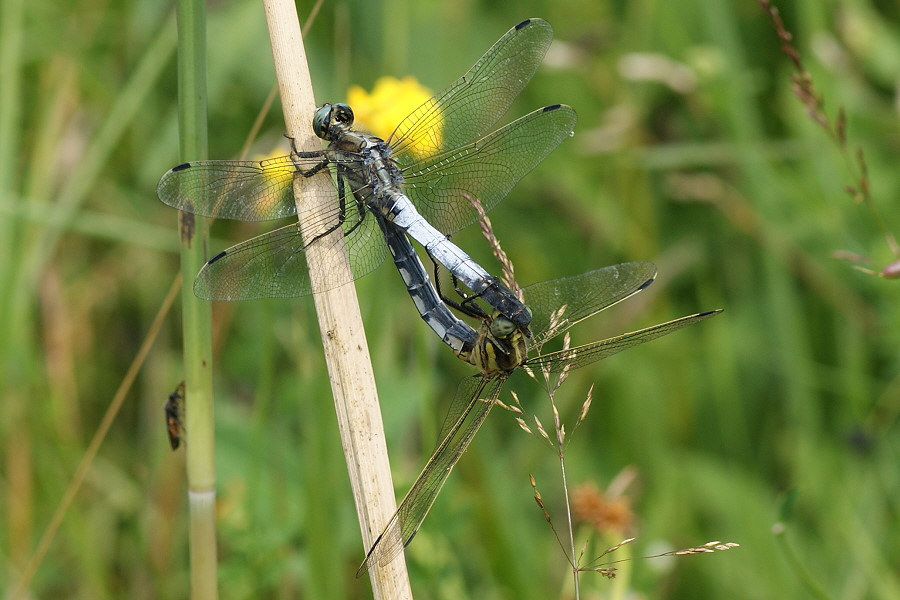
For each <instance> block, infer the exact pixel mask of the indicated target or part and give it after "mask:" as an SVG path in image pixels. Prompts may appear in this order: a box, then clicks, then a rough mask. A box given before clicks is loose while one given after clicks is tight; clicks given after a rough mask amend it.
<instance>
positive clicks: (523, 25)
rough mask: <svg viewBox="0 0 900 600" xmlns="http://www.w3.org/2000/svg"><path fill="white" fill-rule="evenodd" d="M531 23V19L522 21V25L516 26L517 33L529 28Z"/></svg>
mask: <svg viewBox="0 0 900 600" xmlns="http://www.w3.org/2000/svg"><path fill="white" fill-rule="evenodd" d="M529 23H531V19H525V20H524V21H522V22H521V23H519V24H518V25H516V31H518V30H519V29H523V28H525V27H528V24H529Z"/></svg>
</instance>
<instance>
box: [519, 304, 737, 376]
mask: <svg viewBox="0 0 900 600" xmlns="http://www.w3.org/2000/svg"><path fill="white" fill-rule="evenodd" d="M720 312H722V311H721V309H720V310H711V311H708V312H703V313H697V314H695V315H688V316H686V317H681V318H680V319H675V320H674V321H668V322H666V323H660V324H659V325H653V326H652V327H647V328H646V329H641V330H639V331H632V332H631V333H623V334H622V335H618V336H616V337H613V338H609V339H606V340H603V341H602V342H593V343H591V344H585V345H583V346H578V347H576V348H569V349H568V350H559V351H558V352H550V353H548V354H544V355H542V356H536V357H534V358H529V359H528V360H527V361H525V363H526V364H527V365H528V366H529V367H531V368H532V369H535V370H536V371H542V370H546V371H548V372H550V373H558V372H560V371H562V370H563V369H564V368H569V369H577V368H578V367H583V366H584V365H589V364H591V363H592V362H596V361H598V360H601V359H604V358H606V357H608V356H612V355H613V354H617V353H619V352H621V351H622V350H626V349H628V348H631V347H632V346H637V345H639V344H643V343H644V342H649V341H650V340H655V339H656V338H660V337H662V336H664V335H668V334H670V333H672V332H673V331H676V330H678V329H681V328H682V327H687V326H688V325H693V324H694V323H699V322H700V321H703V320H705V319H708V318H710V317H712V316H715V315H717V314H719V313H720Z"/></svg>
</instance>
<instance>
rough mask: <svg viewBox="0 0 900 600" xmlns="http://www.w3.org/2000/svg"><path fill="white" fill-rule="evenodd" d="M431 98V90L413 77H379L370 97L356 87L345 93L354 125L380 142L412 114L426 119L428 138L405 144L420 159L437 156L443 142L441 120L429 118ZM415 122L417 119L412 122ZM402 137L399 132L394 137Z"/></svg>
mask: <svg viewBox="0 0 900 600" xmlns="http://www.w3.org/2000/svg"><path fill="white" fill-rule="evenodd" d="M430 98H431V90H429V89H428V88H426V87H425V86H423V85H422V84H420V83H419V82H418V81H416V79H415V78H414V77H404V78H403V79H397V78H396V77H381V78H379V79H378V80H377V81H376V82H375V87H374V88H373V89H372V93H369V92H367V91H365V90H364V89H363V88H361V87H360V86H358V85H354V86H351V87H350V89H349V90H347V104H349V105H350V108H352V109H353V113H354V118H355V122H356V125H357V126H358V127H359V128H360V129H364V130H366V131H369V132H370V133H372V134H373V135H377V136H378V137H380V138H382V139H387V138H388V136H390V135H391V133H393V131H394V129H395V128H396V127H397V125H398V124H399V123H400V122H401V121H402V120H403V118H404V117H406V116H407V115H408V114H409V113H411V112H412V111H414V110H415V111H416V112H417V115H418V116H419V117H424V118H426V119H427V120H428V121H429V123H430V124H429V126H428V127H426V128H425V129H426V130H427V133H428V135H427V136H425V135H420V136H418V137H417V138H415V139H411V140H408V142H409V144H410V150H411V151H412V152H413V153H415V154H416V155H417V156H419V157H420V158H421V157H426V156H431V155H432V154H435V153H436V152H438V151H439V150H440V149H441V144H442V141H443V132H442V129H441V125H442V118H441V115H440V114H429V113H431V112H432V111H433V110H434V103H433V102H428V100H429V99H430ZM426 102H427V104H426ZM426 115H427V116H426ZM415 121H418V119H412V120H411V122H415ZM404 125H406V124H404ZM404 133H405V131H403V130H402V129H401V130H400V131H398V132H397V135H398V136H402V135H403V134H404Z"/></svg>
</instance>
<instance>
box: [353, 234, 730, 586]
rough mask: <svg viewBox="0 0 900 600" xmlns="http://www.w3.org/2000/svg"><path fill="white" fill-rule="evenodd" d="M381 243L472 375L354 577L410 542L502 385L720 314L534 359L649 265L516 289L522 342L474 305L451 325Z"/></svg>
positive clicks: (648, 274)
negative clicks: (526, 319) (475, 324)
mask: <svg viewBox="0 0 900 600" xmlns="http://www.w3.org/2000/svg"><path fill="white" fill-rule="evenodd" d="M386 239H387V241H388V244H389V246H390V247H391V251H392V254H393V255H394V256H395V263H397V265H398V266H400V264H401V263H402V264H403V265H404V266H405V267H406V269H405V270H404V269H401V275H404V274H406V275H405V276H404V279H406V276H409V280H410V281H408V282H407V287H408V288H409V291H410V294H411V295H412V294H413V293H415V294H416V296H415V298H414V299H416V298H417V299H418V300H419V301H417V302H416V305H417V307H420V311H419V312H420V315H421V316H422V318H423V319H425V320H426V322H429V319H431V320H433V321H438V322H441V323H442V328H444V329H447V330H450V325H451V323H450V322H451V321H452V320H454V319H455V320H457V321H459V323H454V324H453V325H455V327H456V328H457V329H456V331H457V332H458V333H456V334H455V338H454V339H453V340H452V341H453V343H450V342H447V343H448V345H449V346H450V347H451V348H453V349H454V351H457V346H458V347H459V348H461V349H460V350H458V351H457V355H458V356H459V357H460V358H462V359H463V360H466V361H467V362H469V363H471V364H472V365H474V366H475V367H477V368H478V369H479V371H480V372H479V373H478V374H477V375H473V376H470V377H467V378H466V379H464V380H463V381H462V383H461V384H460V385H459V387H458V389H457V392H456V395H455V397H454V399H453V401H452V403H451V406H450V410H449V412H448V414H447V416H446V417H445V419H444V422H443V425H442V426H441V429H440V432H439V434H438V440H439V442H438V444H437V447H436V448H435V450H434V452H433V453H432V455H431V457H430V458H429V460H428V462H427V463H426V465H425V468H424V469H423V470H422V472H421V473H420V474H419V476H418V477H417V478H416V481H415V482H414V483H413V485H412V487H411V488H410V489H409V491H408V492H407V494H406V496H405V497H404V499H403V501H402V502H401V503H400V506H399V507H398V508H397V511H396V512H395V513H394V515H393V516H392V517H391V519H390V521H388V524H387V526H386V527H385V529H384V531H383V532H382V533H381V534H380V535H379V536H378V538H376V540H375V542H374V544H373V545H372V547H371V549H370V550H369V552H368V553H367V555H366V558H365V560H364V561H363V563H362V565H360V567H359V569H358V570H357V573H356V575H357V577H359V576H361V575H362V574H363V573H364V572H365V571H366V570H368V569H369V568H370V567H372V566H373V565H379V566H383V565H386V564H388V563H389V562H390V561H391V560H393V559H394V558H396V557H397V555H398V554H399V553H400V551H401V550H402V549H403V548H404V547H406V546H407V545H408V544H409V543H410V542H411V541H412V539H413V537H414V536H415V534H416V532H417V531H418V530H419V527H420V526H421V525H422V522H423V521H424V519H425V517H426V516H427V514H428V511H429V510H430V509H431V506H432V504H433V503H434V501H435V500H436V499H437V496H438V494H439V493H440V490H441V488H442V487H443V485H444V483H445V482H446V481H447V478H448V477H449V476H450V471H451V470H452V469H453V467H454V466H455V465H456V463H457V461H459V459H460V457H461V456H462V454H463V453H464V452H465V451H466V449H467V448H468V446H469V444H470V443H471V441H472V439H473V438H474V436H475V434H476V433H477V431H478V429H479V428H480V427H481V425H482V424H483V423H484V421H485V419H486V418H487V416H488V414H489V413H490V411H491V409H492V408H493V406H494V403H495V402H496V401H497V399H498V397H499V395H500V391H501V390H502V388H503V385H504V383H505V382H506V380H507V379H508V378H509V376H510V375H511V374H512V373H513V372H514V371H515V370H516V369H520V368H521V369H528V370H531V371H532V372H534V371H538V372H544V373H548V374H550V373H561V372H562V371H564V370H567V369H575V368H579V367H583V366H585V365H589V364H591V363H594V362H596V361H598V360H601V359H604V358H607V357H609V356H612V355H614V354H617V353H618V352H621V351H622V350H626V349H628V348H631V347H632V346H637V345H638V344H643V343H645V342H649V341H651V340H654V339H656V338H659V337H662V336H664V335H667V334H669V333H672V332H673V331H676V330H678V329H681V328H682V327H686V326H688V325H692V324H694V323H698V322H700V321H703V320H705V319H708V318H710V317H712V316H714V315H717V314H719V313H720V312H722V311H721V310H713V311H707V312H701V313H696V314H693V315H687V316H684V317H681V318H679V319H675V320H672V321H668V322H666V323H661V324H658V325H653V326H651V327H647V328H644V329H640V330H638V331H633V332H630V333H625V334H622V335H619V336H616V337H612V338H609V339H605V340H602V341H596V342H592V343H588V344H584V345H581V346H577V347H574V348H564V349H562V350H558V351H555V352H547V353H543V354H542V353H541V347H542V346H543V345H544V344H545V343H546V342H548V341H550V340H552V339H553V338H556V337H557V336H559V335H560V334H562V333H564V332H565V331H567V330H568V329H569V328H570V327H571V326H573V325H574V324H576V323H578V322H580V321H582V320H584V319H587V318H588V317H591V316H593V315H595V314H597V313H598V312H600V311H602V310H605V309H607V308H609V307H610V306H613V305H614V304H617V303H619V302H621V301H623V300H625V299H626V298H629V297H631V296H633V295H634V294H636V293H638V292H640V291H641V290H644V289H646V288H647V287H648V286H649V285H650V284H651V283H653V281H654V279H655V277H656V267H655V266H654V265H653V263H650V262H629V263H623V264H619V265H614V266H609V267H604V268H602V269H597V270H594V271H589V272H587V273H583V274H581V275H574V276H570V277H564V278H561V279H555V280H551V281H545V282H541V283H536V284H533V285H531V286H527V287H525V288H523V290H522V292H523V294H524V299H525V301H526V302H527V303H528V306H529V307H530V308H531V310H532V314H533V320H532V321H531V324H530V325H531V329H532V331H533V334H532V336H531V337H528V336H526V335H525V332H524V331H523V329H522V328H520V327H518V326H516V324H515V323H513V322H512V321H511V320H509V319H507V318H506V317H504V316H502V315H500V314H499V313H497V312H496V311H495V312H494V313H493V314H491V315H487V314H486V313H484V312H483V311H481V310H480V309H478V308H476V306H477V305H473V304H469V303H465V302H464V303H462V304H460V303H455V302H452V301H451V302H450V304H451V305H453V306H454V307H457V308H459V309H461V310H462V311H463V312H465V313H467V314H468V315H469V316H476V317H478V318H480V319H481V325H480V327H479V329H478V330H477V331H476V330H474V329H472V328H471V327H470V326H469V325H468V324H466V323H465V322H463V321H461V320H459V319H457V318H456V317H455V315H453V313H452V312H450V311H449V309H446V307H445V308H444V309H441V308H440V307H438V306H435V304H442V303H445V302H446V301H447V300H448V299H446V298H444V297H443V296H442V295H441V294H440V293H439V292H438V291H437V290H436V289H435V288H434V287H433V286H432V285H431V284H430V282H428V281H427V280H426V281H424V282H423V281H422V275H423V274H424V268H423V267H422V265H421V262H420V261H419V260H418V257H417V256H415V252H414V250H413V248H412V246H411V245H410V244H409V242H408V240H406V239H405V238H402V236H389V237H387V238H386ZM404 242H405V244H404ZM410 253H411V254H412V256H410ZM398 256H399V257H400V258H399V259H398V258H397V257H398ZM416 264H418V267H416V266H415V265H416ZM410 283H412V284H413V285H410ZM429 290H430V291H429ZM446 315H449V317H447V316H446ZM460 324H461V325H460ZM436 331H437V330H436ZM451 337H453V336H451ZM445 341H446V340H445ZM454 344H456V345H454Z"/></svg>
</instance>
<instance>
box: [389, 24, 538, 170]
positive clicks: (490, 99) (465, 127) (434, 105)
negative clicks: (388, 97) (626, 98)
mask: <svg viewBox="0 0 900 600" xmlns="http://www.w3.org/2000/svg"><path fill="white" fill-rule="evenodd" d="M552 39H553V28H552V27H550V24H549V23H547V22H546V21H544V20H543V19H528V20H526V21H522V22H521V23H519V24H518V25H516V26H515V27H513V28H512V29H510V30H509V31H507V32H506V33H505V34H504V35H503V37H501V38H500V39H499V40H497V42H496V43H495V44H494V45H493V46H491V47H490V48H489V49H488V51H487V52H485V53H484V55H483V56H482V57H481V58H480V59H479V60H478V62H476V63H475V64H474V65H473V66H472V68H471V69H469V70H468V71H467V72H466V74H465V75H463V76H462V77H460V78H459V79H457V80H456V81H455V82H453V83H452V84H451V85H450V86H449V87H447V88H446V89H445V90H443V91H442V92H440V93H439V94H438V95H436V96H435V97H433V98H431V99H430V100H428V101H427V102H425V103H424V104H423V105H422V106H420V107H419V108H417V109H416V110H414V111H413V112H412V113H411V114H410V115H409V116H407V117H406V118H405V119H403V120H402V121H401V122H400V124H399V125H398V126H397V128H396V129H395V130H394V133H393V134H391V137H390V138H389V139H388V143H389V144H390V145H391V146H392V148H393V149H394V158H395V159H396V160H397V162H398V163H399V164H400V165H401V166H409V165H411V164H413V163H414V162H416V161H417V160H418V159H419V158H421V157H422V156H424V155H433V154H441V153H443V152H446V151H448V150H453V149H455V148H459V147H460V146H463V145H465V144H468V143H470V142H472V141H474V140H476V139H478V138H479V137H481V136H482V135H484V133H485V132H487V131H488V130H489V129H490V128H491V126H493V125H494V124H495V123H496V122H497V120H498V119H500V117H502V116H503V114H504V113H506V111H507V110H508V109H509V106H510V104H512V102H513V100H515V98H516V96H518V95H519V92H521V91H522V89H523V88H524V87H525V86H526V85H528V82H529V81H530V80H531V77H532V75H534V73H535V71H537V68H538V66H540V64H541V61H543V60H544V55H545V54H546V53H547V49H548V48H549V47H550V42H551V41H552Z"/></svg>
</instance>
